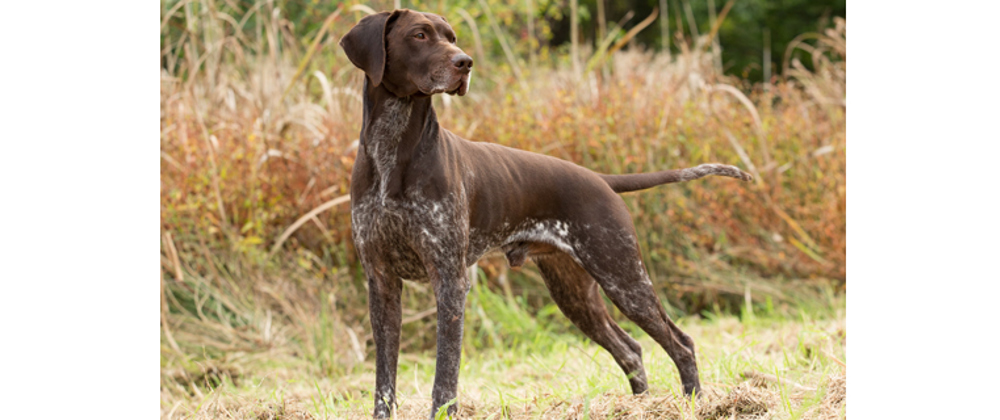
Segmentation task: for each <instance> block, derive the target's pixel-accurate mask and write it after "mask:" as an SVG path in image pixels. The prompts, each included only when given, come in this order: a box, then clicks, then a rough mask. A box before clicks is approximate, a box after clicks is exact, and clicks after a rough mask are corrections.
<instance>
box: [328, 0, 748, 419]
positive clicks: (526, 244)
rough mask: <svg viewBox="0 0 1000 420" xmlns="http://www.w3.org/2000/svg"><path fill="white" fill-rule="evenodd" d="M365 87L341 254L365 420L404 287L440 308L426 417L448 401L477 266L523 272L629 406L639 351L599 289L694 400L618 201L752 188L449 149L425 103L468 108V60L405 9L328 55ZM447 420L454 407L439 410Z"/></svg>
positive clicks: (693, 377)
mask: <svg viewBox="0 0 1000 420" xmlns="http://www.w3.org/2000/svg"><path fill="white" fill-rule="evenodd" d="M340 45H341V47H343V49H344V52H345V53H346V54H347V57H348V58H350V60H351V62H352V63H354V65H355V66H357V67H358V68H360V69H361V70H364V72H365V74H366V76H367V77H366V79H365V85H364V123H363V125H362V128H361V145H360V148H359V151H358V157H357V160H356V161H355V164H354V172H353V174H352V178H351V222H352V225H353V226H352V227H353V236H354V243H355V245H356V248H357V250H358V253H359V255H360V257H361V262H362V264H363V265H364V269H365V275H366V276H367V278H368V286H369V302H368V304H369V309H370V310H371V323H372V330H373V334H374V339H375V348H376V358H375V364H376V379H375V413H374V414H375V417H378V418H382V417H388V416H389V415H390V411H391V410H392V408H393V407H394V406H395V403H396V396H395V393H396V366H397V359H398V357H399V338H400V337H399V336H400V323H401V307H400V294H401V290H402V287H403V282H402V279H409V280H412V281H419V282H429V283H430V285H431V286H432V287H433V289H434V295H435V296H436V298H437V321H438V323H437V365H436V367H435V374H434V390H433V392H432V397H433V406H432V411H431V415H432V416H433V415H434V413H436V412H437V411H438V409H439V408H440V407H442V406H444V405H445V404H448V403H449V402H450V401H452V400H454V399H455V398H456V396H457V391H458V370H459V359H460V357H461V350H462V346H461V343H462V320H463V316H464V312H465V298H466V294H467V293H468V291H469V286H470V284H469V279H468V277H467V275H466V272H467V271H466V270H467V269H468V267H470V266H471V265H472V264H474V263H475V262H476V261H477V260H479V258H480V257H482V256H483V255H484V254H486V253H488V252H493V251H500V252H503V253H506V255H507V259H508V261H509V263H510V265H511V266H520V265H521V264H523V263H524V262H525V260H526V259H528V258H530V259H532V260H533V261H534V262H535V263H536V264H537V265H538V268H539V270H540V271H541V273H542V275H543V277H544V278H545V284H546V286H548V288H549V291H550V292H551V295H552V299H553V300H555V302H556V304H557V305H558V306H559V309H561V310H562V312H563V313H564V314H566V316H567V317H569V319H570V320H572V321H573V323H574V324H575V325H576V326H577V327H579V328H580V330H581V331H583V333H584V334H586V335H587V336H588V337H590V339H592V340H594V342H595V343H597V344H599V345H600V346H601V347H604V348H605V349H607V350H608V351H609V352H611V354H612V355H613V356H614V358H615V361H616V362H618V365H619V366H621V368H622V370H623V371H624V372H625V374H626V375H628V381H629V384H630V385H631V387H632V392H633V393H635V394H639V393H643V392H645V391H646V389H647V385H646V372H645V370H644V369H643V365H642V349H641V348H640V347H639V343H637V342H636V341H635V340H634V339H632V338H631V337H629V336H628V334H626V333H625V331H623V330H622V329H621V328H620V327H619V326H618V325H617V324H615V322H614V321H613V320H612V319H611V318H610V317H609V316H608V312H607V310H606V308H605V307H604V304H603V301H602V299H601V296H600V294H599V293H598V289H597V287H598V285H600V287H601V289H603V290H604V293H605V294H606V295H607V296H608V297H609V298H610V299H611V301H612V302H614V304H615V305H616V306H617V307H618V308H619V309H621V311H622V313H623V314H625V316H627V317H628V318H629V319H630V320H632V321H633V322H635V323H636V324H638V325H639V326H640V327H642V329H643V330H644V331H646V332H647V333H649V335H650V336H651V337H652V338H653V339H654V340H656V342H657V343H659V344H660V346H662V347H663V349H664V350H666V351H667V353H668V354H669V355H670V357H671V358H672V359H673V361H674V363H675V364H676V365H677V369H678V371H679V372H680V376H681V381H682V382H683V384H684V392H685V393H686V394H689V395H690V394H692V393H695V392H698V391H699V389H700V384H699V381H698V367H697V365H696V363H695V354H694V343H693V342H692V340H691V338H690V337H688V336H687V335H686V334H684V333H683V332H682V331H681V330H680V329H679V328H678V327H677V326H676V325H674V323H673V322H672V321H671V320H670V318H668V317H667V314H666V312H664V310H663V307H662V306H661V304H660V301H659V300H658V299H657V297H656V294H655V293H654V292H653V287H652V286H653V285H652V283H651V282H650V281H649V276H648V275H647V274H646V270H645V268H644V267H643V264H642V259H641V258H640V254H639V246H638V243H637V240H636V235H635V228H634V227H633V226H632V219H631V217H630V216H629V214H628V211H627V209H626V207H625V203H624V201H622V199H621V198H620V197H619V196H618V195H617V194H618V193H622V192H626V191H635V190H642V189H646V188H650V187H653V186H656V185H660V184H667V183H671V182H680V181H688V180H693V179H698V178H701V177H704V176H708V175H723V176H728V177H732V178H737V179H741V180H744V181H748V180H750V179H751V177H750V175H748V174H746V173H744V172H742V171H740V170H739V169H737V168H735V167H733V166H728V165H720V164H704V165H699V166H697V167H694V168H688V169H680V170H668V171H661V172H655V173H646V174H634V175H602V174H598V173H595V172H592V171H590V170H588V169H585V168H583V167H580V166H577V165H575V164H573V163H570V162H567V161H564V160H560V159H556V158H553V157H549V156H544V155H540V154H535V153H529V152H525V151H521V150H517V149H511V148H507V147H503V146H499V145H495V144H487V143H476V142H471V141H468V140H464V139H462V138H459V137H458V136H456V135H455V134H452V133H451V132H449V131H448V130H445V129H444V128H441V127H440V126H439V125H438V122H437V117H436V115H435V113H434V108H433V107H432V106H431V96H432V95H434V94H437V93H448V94H450V95H454V94H458V95H465V93H466V92H468V90H469V81H470V75H471V72H472V58H471V57H469V56H468V55H466V54H465V53H463V52H462V50H461V49H459V48H458V47H457V46H456V45H455V32H454V31H453V30H452V28H451V26H449V25H448V22H446V21H445V20H444V18H442V17H440V16H437V15H433V14H429V13H419V12H414V11H410V10H396V11H393V12H382V13H377V14H374V15H371V16H367V17H365V18H363V19H361V21H360V22H358V24H357V25H356V26H355V27H354V28H352V29H351V30H350V32H348V33H347V34H346V35H344V37H343V39H341V41H340ZM447 411H448V413H449V414H454V413H455V405H451V406H450V407H448V410H447Z"/></svg>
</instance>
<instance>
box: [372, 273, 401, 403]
mask: <svg viewBox="0 0 1000 420" xmlns="http://www.w3.org/2000/svg"><path fill="white" fill-rule="evenodd" d="M366 271H369V270H368V269H367V267H366ZM370 271H376V270H370ZM402 290H403V282H402V280H400V279H399V278H398V277H395V276H391V275H387V274H381V273H370V274H369V276H368V309H369V310H370V311H371V312H370V313H371V322H372V336H373V337H374V338H375V413H374V417H375V418H389V416H390V415H391V413H392V409H393V407H395V405H396V366H397V362H398V360H399V332H400V328H401V325H402V306H401V304H400V295H401V294H402Z"/></svg>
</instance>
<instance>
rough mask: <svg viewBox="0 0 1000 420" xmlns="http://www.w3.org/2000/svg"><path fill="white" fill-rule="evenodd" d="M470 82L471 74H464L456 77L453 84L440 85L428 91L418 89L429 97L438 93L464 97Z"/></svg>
mask: <svg viewBox="0 0 1000 420" xmlns="http://www.w3.org/2000/svg"><path fill="white" fill-rule="evenodd" d="M471 80H472V76H471V74H468V73H467V74H464V75H460V76H458V77H457V78H456V79H455V80H454V81H453V82H451V83H448V84H445V83H441V84H438V85H437V86H435V87H432V88H430V89H426V90H425V89H420V91H421V93H423V94H424V95H427V96H430V95H434V94H438V93H447V94H449V95H452V96H454V95H458V96H465V94H466V93H468V92H469V82H470V81H471Z"/></svg>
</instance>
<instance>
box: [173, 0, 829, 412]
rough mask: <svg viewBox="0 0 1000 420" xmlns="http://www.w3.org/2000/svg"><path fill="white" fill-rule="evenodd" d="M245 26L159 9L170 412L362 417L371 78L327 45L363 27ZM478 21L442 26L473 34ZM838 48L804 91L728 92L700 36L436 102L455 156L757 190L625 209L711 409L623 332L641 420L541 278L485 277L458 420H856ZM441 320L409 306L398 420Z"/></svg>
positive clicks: (566, 60) (204, 11) (482, 61)
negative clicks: (360, 219) (360, 153)
mask: <svg viewBox="0 0 1000 420" xmlns="http://www.w3.org/2000/svg"><path fill="white" fill-rule="evenodd" d="M442 4H443V3H442ZM244 6H245V5H244V4H243V3H233V2H224V3H216V2H214V1H195V0H191V1H184V2H178V3H176V5H175V6H171V7H170V9H169V10H164V15H163V24H162V25H161V35H162V38H161V39H162V41H161V45H162V46H163V49H162V62H161V64H162V69H161V78H160V99H161V104H160V111H161V124H160V128H161V131H160V155H161V158H162V159H161V168H160V185H161V190H160V191H161V195H160V197H161V199H160V204H161V210H160V220H161V240H162V242H161V255H160V257H161V303H160V310H161V325H160V332H161V352H160V360H161V364H160V369H161V384H160V390H161V413H162V416H163V417H164V418H342V417H364V416H367V415H369V414H370V411H371V404H372V402H371V397H370V396H369V394H368V393H369V392H371V389H372V388H373V387H374V377H373V372H374V369H373V366H372V364H373V362H374V352H373V343H372V340H371V338H370V335H369V334H370V326H369V319H368V316H367V291H366V287H367V284H366V281H365V278H364V275H363V272H362V269H361V267H360V264H359V262H358V260H357V257H356V253H355V251H354V248H353V243H352V242H351V239H350V229H351V226H350V214H349V210H348V209H349V206H348V205H347V203H349V197H348V196H347V191H348V186H349V185H350V172H351V168H352V167H353V163H354V159H355V157H356V154H357V144H356V142H355V141H356V140H357V136H358V133H359V131H360V125H361V121H360V120H361V109H360V107H361V103H360V94H359V92H360V87H361V84H362V77H363V75H362V72H361V71H359V70H357V69H356V68H355V67H354V66H353V65H351V64H350V63H349V61H348V60H347V59H346V57H345V56H344V55H343V53H342V52H341V51H340V50H339V48H338V47H337V46H336V42H337V40H338V39H339V37H340V35H342V34H343V33H344V32H346V30H347V29H348V28H350V26H351V25H352V24H353V23H354V22H355V21H357V19H359V18H360V17H361V16H363V12H362V11H361V10H363V8H358V7H353V6H352V4H348V3H345V4H344V5H343V8H341V9H339V10H338V11H337V12H335V13H334V14H332V15H330V16H328V17H325V18H324V17H322V16H321V17H320V18H321V19H320V20H319V21H320V22H323V25H322V28H318V29H317V30H316V31H315V32H310V33H309V34H308V36H306V37H304V38H297V37H296V36H295V33H294V32H293V31H292V30H291V28H292V26H293V23H291V22H289V21H287V20H284V19H283V17H282V14H281V13H282V10H283V9H282V7H281V6H288V4H286V3H285V2H282V1H280V0H279V1H275V2H268V1H259V2H253V7H250V8H247V9H241V7H244ZM470 10H471V11H470V12H467V11H465V10H457V9H454V8H452V9H447V8H445V10H441V11H440V13H444V14H446V15H447V16H448V18H449V21H450V22H462V21H463V16H462V13H472V14H473V15H474V16H472V17H473V18H482V15H480V14H479V13H481V12H482V11H481V10H480V11H476V10H472V9H470ZM460 12H461V13H460ZM182 18H183V19H182ZM845 28H846V24H845V22H844V21H843V20H837V25H836V27H835V28H829V29H828V30H825V31H823V32H822V33H815V34H807V35H805V36H803V37H802V39H800V40H798V41H796V42H795V43H793V47H794V48H796V49H798V50H801V51H805V52H806V53H807V55H808V56H810V57H811V60H812V63H811V67H810V68H811V70H807V67H806V66H804V65H803V64H802V63H800V62H799V61H798V60H796V59H789V60H786V63H785V64H786V65H785V67H786V68H785V69H784V72H783V75H782V77H778V78H775V79H774V80H773V81H772V82H771V83H766V84H758V85H751V84H749V83H746V82H745V81H743V80H740V79H738V78H734V77H731V76H726V75H724V74H722V73H721V72H720V69H718V68H717V67H716V66H715V65H714V64H713V59H712V55H711V53H710V52H708V51H707V48H706V47H705V46H706V45H708V41H707V38H705V37H702V38H701V39H699V40H697V42H694V43H692V44H681V45H680V48H681V52H680V53H678V54H674V55H673V56H672V57H666V56H664V55H661V54H656V53H654V52H650V51H642V49H641V48H638V47H636V48H629V49H627V50H621V51H617V52H613V53H608V51H607V50H606V49H600V48H598V49H597V51H594V48H592V47H586V46H585V47H583V48H582V49H581V51H580V54H581V58H580V61H581V62H580V63H578V64H579V65H577V66H574V65H572V63H571V59H570V54H568V53H567V51H562V50H553V51H551V54H547V55H545V56H539V57H535V58H536V59H537V60H531V61H529V60H526V59H525V57H522V56H520V55H518V54H516V53H517V51H515V54H510V55H506V54H505V55H501V56H485V57H479V56H477V57H475V59H476V69H475V74H474V76H473V79H472V80H473V82H472V84H471V88H470V92H469V94H468V95H467V96H465V97H440V98H438V99H435V107H436V109H437V112H438V116H439V120H440V122H441V124H442V126H443V127H446V128H448V129H449V130H451V131H453V132H454V133H456V134H458V135H460V136H462V137H465V138H469V139H473V140H476V141H486V142H493V143H499V144H503V145H507V146H511V147H516V148H520V149H525V150H530V151H534V152H538V153H544V154H548V155H551V156H555V157H559V158H562V159H566V160H569V161H572V162H576V163H578V164H580V165H583V166H585V167H588V168H591V169H593V170H595V171H599V172H603V173H631V172H644V171H652V170H659V169H666V168H681V167H691V166H695V165H697V164H700V163H706V162H720V163H727V164H733V165H738V166H740V167H741V168H743V169H745V170H747V171H748V172H751V173H753V175H754V177H755V182H753V183H741V182H736V181H733V180H728V179H705V180H699V181H696V182H689V183H683V184H676V185H670V186H664V187H659V188H655V189H652V190H649V191H645V192H642V193H638V194H626V195H625V196H624V199H625V202H626V204H627V205H628V207H629V210H630V212H631V214H632V216H633V220H634V222H635V225H636V230H637V233H638V236H639V238H638V239H639V245H640V248H641V249H642V252H643V261H644V265H645V266H646V267H647V269H648V271H649V273H650V277H651V279H652V281H653V284H654V287H655V289H656V292H657V294H658V295H659V296H660V298H661V300H663V302H664V304H665V307H666V309H667V312H668V314H670V316H671V317H672V318H674V319H675V320H678V319H679V320H680V323H681V326H682V328H684V330H685V331H686V332H688V333H689V334H690V335H691V336H692V337H693V338H694V340H695V344H696V346H697V351H698V360H699V366H700V368H701V375H702V382H703V384H705V385H706V393H705V395H704V397H703V398H702V399H701V400H699V401H698V402H697V403H696V404H695V405H694V406H691V405H689V404H688V403H687V402H686V401H684V400H683V398H681V397H680V394H679V391H678V387H679V378H678V376H677V374H676V371H675V368H674V367H673V364H672V363H670V362H669V360H668V358H667V356H666V354H665V352H663V351H662V349H659V348H657V347H655V346H653V345H652V342H651V341H650V340H649V339H648V338H645V334H644V333H642V332H641V331H640V330H638V329H637V328H634V327H633V326H632V325H631V324H630V323H629V322H627V321H625V320H624V317H623V316H621V314H620V313H617V312H616V311H612V317H613V318H615V319H616V320H618V321H620V322H621V323H622V325H623V327H625V328H626V329H627V330H628V331H629V332H630V333H633V335H634V336H635V337H637V338H639V337H643V338H641V340H640V341H641V342H642V344H643V349H644V359H645V361H646V370H647V373H648V376H649V379H650V385H651V388H652V392H651V393H650V395H648V396H644V397H630V396H627V386H626V381H625V378H624V375H623V374H621V373H620V371H619V370H618V368H617V366H616V365H615V364H614V362H613V361H612V360H611V358H610V356H609V355H608V354H606V353H605V352H604V351H603V350H600V349H599V348H597V347H595V346H594V345H593V344H592V343H590V342H589V341H588V340H586V339H584V338H583V337H582V335H581V334H580V333H579V331H577V330H576V329H575V327H573V326H572V325H571V324H570V323H569V321H568V320H566V318H565V317H563V316H562V314H561V313H559V311H558V309H556V308H555V306H554V305H553V304H552V302H551V300H550V299H549V297H548V292H547V291H546V290H545V287H544V286H543V284H542V281H541V278H540V277H539V275H538V273H537V270H536V269H535V268H534V267H532V266H531V265H528V266H526V267H525V268H524V269H520V270H509V269H508V268H507V266H506V262H505V261H504V260H502V259H484V260H483V261H480V264H479V267H480V272H479V277H478V281H477V284H476V286H475V287H474V289H473V292H472V293H471V294H470V298H469V302H468V305H467V307H466V310H467V315H466V330H465V331H466V332H465V342H464V347H463V349H464V351H463V370H462V373H461V380H460V384H459V387H460V388H459V392H460V398H461V400H460V402H459V404H461V405H460V408H461V410H460V412H461V413H463V414H465V415H468V416H471V417H475V418H501V417H504V416H507V417H514V418H550V417H556V418H561V417H572V418H608V417H622V416H625V413H626V412H627V413H629V414H628V415H631V416H634V417H635V418H663V417H666V418H693V417H699V418H706V417H708V418H731V417H732V416H733V414H734V413H736V414H738V416H737V417H740V418H744V417H746V418H749V417H752V416H759V417H775V418H827V417H833V418H837V417H842V416H843V413H844V405H843V403H844V401H845V399H844V396H845V395H846V391H845V386H846V383H845V381H844V374H845V369H846V367H845V365H844V364H843V363H844V362H846V359H845V355H844V347H845V340H846V329H845V328H846V327H845V323H844V318H845V314H844V308H845V305H844V294H845V291H846V270H845V268H846V219H845V215H846V206H847V204H846V161H847V159H846V101H845V98H846V29H845ZM491 29H492V30H493V32H494V33H493V37H494V38H495V39H503V38H504V36H508V35H509V34H508V35H504V34H503V33H502V28H500V27H499V26H493V27H492V28H491ZM456 30H457V32H458V35H459V40H460V41H459V45H460V46H462V47H464V48H465V49H466V51H472V50H473V47H472V46H471V44H472V43H470V42H468V40H469V39H470V38H475V39H478V37H477V36H476V31H479V30H483V31H488V30H490V29H488V28H486V27H483V28H478V29H477V28H470V27H469V26H460V27H458V28H456ZM608 45H611V43H608V44H607V45H605V47H604V48H606V47H607V46H608ZM622 45H624V44H622ZM588 48H589V49H588ZM475 49H477V50H479V48H475ZM602 57H603V58H602ZM433 307H434V297H433V293H432V292H431V291H430V290H428V289H427V288H426V287H424V286H422V285H419V284H407V285H406V286H405V287H404V297H403V310H404V313H403V317H404V323H405V324H404V326H403V339H402V352H403V355H402V357H401V362H400V373H399V378H398V385H399V389H400V393H401V395H402V396H403V397H404V398H403V399H402V401H403V404H402V405H401V407H400V413H399V414H400V417H406V418H409V417H420V418H422V417H424V416H425V415H426V414H427V412H426V411H427V410H429V402H428V397H429V393H430V388H429V386H430V383H431V381H432V377H433V358H432V357H431V356H432V355H433V347H434V331H435V322H436V321H435V317H434V316H431V315H433V312H431V311H429V309H431V308H433ZM745 372H751V374H750V376H751V378H750V379H748V380H744V379H743V377H742V375H743V374H744V373H745ZM761 375H771V377H766V378H765V377H764V376H761ZM788 381H792V382H788ZM796 384H798V385H796ZM734 410H735V411H734Z"/></svg>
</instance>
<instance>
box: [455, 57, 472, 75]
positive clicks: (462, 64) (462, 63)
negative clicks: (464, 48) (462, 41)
mask: <svg viewBox="0 0 1000 420" xmlns="http://www.w3.org/2000/svg"><path fill="white" fill-rule="evenodd" d="M451 64H454V65H455V67H457V68H458V69H459V70H465V71H470V70H472V57H469V56H468V55H467V54H455V56H454V57H452V58H451Z"/></svg>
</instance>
